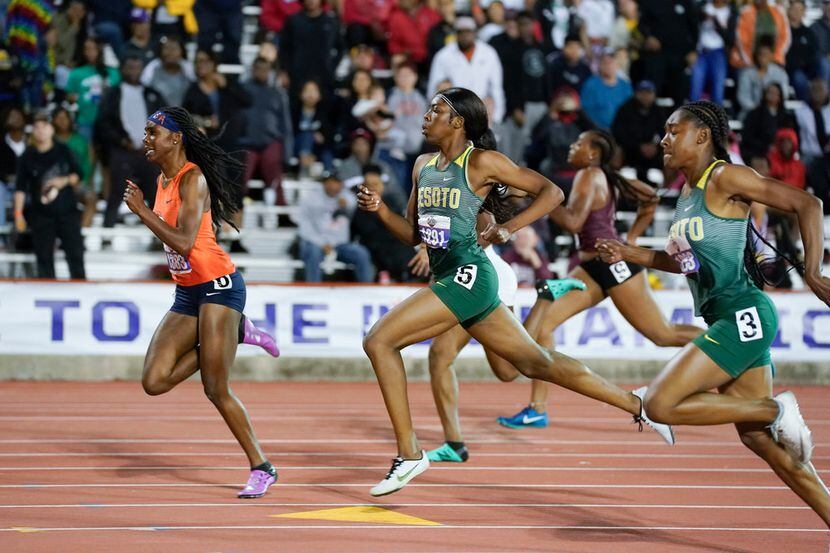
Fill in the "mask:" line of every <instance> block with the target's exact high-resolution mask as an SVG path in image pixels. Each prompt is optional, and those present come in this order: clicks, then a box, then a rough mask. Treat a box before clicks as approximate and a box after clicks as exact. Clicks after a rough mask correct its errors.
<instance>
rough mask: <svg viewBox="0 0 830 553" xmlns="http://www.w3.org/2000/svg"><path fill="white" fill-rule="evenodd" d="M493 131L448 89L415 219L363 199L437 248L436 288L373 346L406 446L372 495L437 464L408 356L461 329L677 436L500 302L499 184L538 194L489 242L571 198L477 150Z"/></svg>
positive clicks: (434, 107)
mask: <svg viewBox="0 0 830 553" xmlns="http://www.w3.org/2000/svg"><path fill="white" fill-rule="evenodd" d="M486 130H487V109H486V107H485V106H484V102H482V101H481V99H480V98H479V97H478V96H476V95H475V94H474V93H473V92H471V91H469V90H466V89H463V88H450V89H447V90H443V91H441V92H440V93H439V94H437V95H436V96H435V98H434V99H433V101H432V103H431V105H430V107H429V109H428V110H427V113H426V114H425V115H424V136H425V138H426V140H427V142H429V143H430V144H433V145H435V146H437V148H438V150H439V153H438V155H436V154H425V155H423V156H421V157H420V158H418V161H417V162H416V163H415V168H414V170H413V184H414V186H413V189H412V195H411V196H410V198H409V206H408V209H407V217H406V218H404V217H401V216H400V215H397V214H395V213H393V212H392V211H390V210H389V209H388V208H387V207H386V206H385V205H384V204H383V202H382V201H381V199H380V198H379V197H378V195H377V194H376V193H374V192H372V191H370V190H368V189H367V188H365V187H364V188H361V190H360V191H359V193H358V205H359V206H360V208H361V209H364V210H367V211H374V212H376V213H377V215H378V217H379V218H380V220H381V221H382V222H383V224H384V225H385V226H386V227H387V228H388V229H389V230H390V232H392V234H394V235H395V236H396V237H397V238H398V239H400V240H401V241H403V242H405V243H407V244H411V245H413V246H414V245H416V244H421V243H422V244H423V245H424V246H426V247H427V248H428V251H429V258H430V265H431V266H432V270H433V272H434V274H435V283H434V284H433V285H431V286H430V287H429V288H425V289H423V290H419V291H418V292H416V293H414V294H413V295H412V296H410V297H409V298H407V299H406V300H405V301H403V302H401V303H400V304H398V305H397V306H395V307H394V308H393V309H392V310H391V311H389V313H387V314H386V315H385V316H384V317H383V318H382V319H381V320H380V321H378V322H377V323H376V324H375V326H374V327H372V329H371V330H370V331H369V334H368V335H367V336H366V338H365V339H364V344H363V347H364V349H365V350H366V353H367V355H368V356H369V359H370V360H371V362H372V366H373V367H374V369H375V374H376V375H377V378H378V383H379V384H380V388H381V392H382V393H383V399H384V402H385V403H386V409H387V410H388V411H389V416H390V418H391V420H392V426H393V427H394V430H395V437H396V439H397V443H398V457H397V458H396V459H395V460H394V461H393V462H392V468H391V469H390V470H389V472H388V474H387V475H386V477H385V478H384V479H383V480H381V481H380V483H378V485H376V486H375V487H374V488H372V490H371V494H372V495H375V496H379V495H386V494H389V493H392V492H395V491H397V490H399V489H401V488H402V487H403V486H405V485H406V484H407V483H408V482H409V481H410V480H412V478H414V477H415V476H417V475H418V474H421V473H422V472H423V471H425V470H426V469H427V468H428V467H429V459H428V458H427V456H426V454H425V452H424V451H422V450H421V448H420V447H419V445H418V440H417V438H416V437H415V432H414V431H413V429H412V418H411V416H410V412H409V401H408V398H407V394H406V374H405V372H404V366H403V359H402V358H401V353H400V352H401V350H402V349H403V348H405V347H406V346H409V345H411V344H416V343H418V342H422V341H424V340H426V339H429V338H433V337H435V336H437V335H439V334H441V333H443V332H445V331H447V330H449V329H451V328H452V327H454V326H456V325H457V324H459V323H461V324H462V325H463V326H464V327H465V328H466V330H467V332H468V333H469V334H470V335H471V336H472V337H473V338H475V339H476V340H478V342H479V343H481V345H482V346H484V348H486V349H487V350H489V351H490V352H491V353H493V354H495V355H497V356H499V357H501V358H502V359H504V360H506V361H507V362H509V363H511V364H512V365H513V366H514V367H515V368H516V369H517V370H518V371H519V372H521V373H522V374H524V375H526V376H529V377H531V378H538V379H541V380H547V381H548V382H553V383H555V384H559V385H561V386H564V387H566V388H569V389H571V390H573V391H575V392H578V393H581V394H583V395H586V396H588V397H592V398H594V399H598V400H600V401H603V402H605V403H608V404H610V405H613V406H615V407H618V408H620V409H622V410H624V411H626V412H628V413H630V414H632V415H634V416H635V419H636V420H638V421H643V422H646V423H647V424H649V425H651V426H652V427H653V428H654V429H655V430H657V431H658V432H660V433H661V435H663V436H664V439H667V441H668V440H670V439H671V429H670V428H669V427H668V426H666V425H654V424H653V423H651V421H649V420H647V419H645V418H643V412H642V401H641V399H640V397H638V396H636V395H634V394H633V393H632V392H629V391H626V390H623V389H622V388H619V387H617V386H614V385H613V384H610V383H609V382H607V381H605V380H604V379H603V378H601V377H600V376H598V375H596V374H594V373H593V372H591V371H590V370H589V369H588V368H587V367H585V366H584V365H583V364H582V363H580V362H579V361H576V360H575V359H571V358H570V357H567V356H565V355H562V354H560V353H557V352H554V351H548V350H546V349H544V348H542V347H541V346H539V345H538V344H537V343H536V342H535V341H534V340H533V339H532V338H531V337H530V335H529V334H528V333H527V332H526V331H525V329H524V328H523V327H522V325H521V323H520V322H519V320H518V319H517V318H516V317H515V316H514V315H513V314H512V313H511V312H510V311H509V310H508V309H507V308H506V307H505V306H504V305H502V304H501V303H500V302H499V299H498V277H497V276H496V272H495V270H494V269H493V266H492V264H491V263H490V261H489V259H487V256H486V255H485V253H484V251H483V250H482V248H481V246H479V244H478V242H477V240H476V238H477V237H476V228H475V226H476V216H477V214H478V211H479V208H480V207H481V203H482V199H483V198H485V197H486V196H487V194H488V193H489V192H490V190H491V188H492V187H493V185H494V184H495V183H501V184H503V185H506V186H512V187H514V188H516V189H518V190H521V191H524V192H527V193H528V194H529V195H531V196H533V197H534V200H533V202H532V203H531V204H530V205H529V206H528V207H527V209H525V210H524V211H521V212H519V213H518V214H517V215H516V216H515V217H513V218H512V219H510V220H509V221H507V222H506V223H504V224H503V225H499V224H491V225H490V226H488V227H487V228H486V229H485V230H484V231H483V232H482V233H481V237H482V238H483V240H484V241H485V242H491V243H496V244H502V243H504V242H506V241H508V240H509V239H510V236H511V234H512V233H514V232H515V231H516V230H518V229H520V228H522V227H524V226H526V225H528V224H529V223H531V222H533V221H535V220H536V219H539V218H541V217H544V216H545V215H547V214H548V213H549V212H550V211H551V210H553V209H554V208H555V207H556V206H557V205H559V204H560V203H562V199H563V194H562V191H561V190H559V189H558V188H557V187H556V186H555V185H554V184H553V183H552V182H550V181H549V180H548V179H546V178H545V177H543V176H542V175H540V174H539V173H536V172H535V171H531V170H529V169H525V168H522V167H519V166H517V165H516V164H515V163H513V162H512V161H510V159H508V158H507V157H505V156H504V155H502V154H500V153H498V152H495V151H484V150H480V149H478V148H474V147H470V145H469V144H468V141H472V142H473V143H474V144H475V143H476V141H477V140H478V139H479V137H481V136H482V135H483V134H484V132H485V131H486Z"/></svg>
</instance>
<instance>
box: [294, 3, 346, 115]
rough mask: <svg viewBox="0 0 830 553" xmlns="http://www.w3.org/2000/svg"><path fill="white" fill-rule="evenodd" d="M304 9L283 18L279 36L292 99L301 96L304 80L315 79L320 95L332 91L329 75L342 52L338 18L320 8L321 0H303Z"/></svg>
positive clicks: (324, 95)
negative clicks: (283, 24) (283, 23)
mask: <svg viewBox="0 0 830 553" xmlns="http://www.w3.org/2000/svg"><path fill="white" fill-rule="evenodd" d="M302 1H303V11H301V12H298V13H295V14H294V15H292V16H290V17H289V18H288V19H286V21H285V27H283V30H282V36H281V37H280V48H281V56H282V60H283V63H284V65H283V67H285V70H286V71H287V72H288V77H289V79H290V85H289V95H290V97H291V101H292V102H296V101H297V99H298V98H299V96H300V90H301V88H302V86H303V84H304V83H306V82H307V81H317V82H318V83H319V84H320V90H321V91H322V93H323V98H328V97H330V95H331V92H332V79H333V75H334V70H335V69H336V67H337V63H338V62H339V61H340V58H341V57H342V54H343V41H342V38H341V33H340V19H339V18H338V17H337V15H336V14H335V13H333V12H328V11H323V6H322V1H321V0H302Z"/></svg>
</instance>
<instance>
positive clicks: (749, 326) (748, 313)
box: [735, 307, 764, 342]
mask: <svg viewBox="0 0 830 553" xmlns="http://www.w3.org/2000/svg"><path fill="white" fill-rule="evenodd" d="M735 322H736V323H737V324H738V337H739V338H740V339H741V342H752V341H753V340H760V339H761V338H763V337H764V329H762V328H761V319H760V317H758V310H757V309H756V308H755V307H747V308H746V309H741V310H740V311H737V312H735Z"/></svg>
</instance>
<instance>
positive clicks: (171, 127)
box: [147, 110, 182, 132]
mask: <svg viewBox="0 0 830 553" xmlns="http://www.w3.org/2000/svg"><path fill="white" fill-rule="evenodd" d="M147 121H152V122H153V123H155V124H156V125H159V126H161V127H164V128H165V129H167V130H168V131H170V132H182V130H181V129H180V128H179V124H178V123H176V122H175V121H174V120H173V118H172V117H170V116H169V115H167V114H166V113H164V112H163V111H161V110H159V111H157V112H155V113H154V114H153V115H151V116H150V117H148V118H147Z"/></svg>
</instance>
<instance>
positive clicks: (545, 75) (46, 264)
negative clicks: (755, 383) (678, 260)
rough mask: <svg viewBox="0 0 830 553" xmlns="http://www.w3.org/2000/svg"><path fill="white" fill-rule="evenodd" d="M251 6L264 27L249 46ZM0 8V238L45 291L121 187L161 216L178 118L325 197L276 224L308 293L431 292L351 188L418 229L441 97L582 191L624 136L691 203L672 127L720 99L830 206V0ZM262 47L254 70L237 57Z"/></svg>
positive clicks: (770, 158)
mask: <svg viewBox="0 0 830 553" xmlns="http://www.w3.org/2000/svg"><path fill="white" fill-rule="evenodd" d="M245 6H257V7H258V8H259V12H258V18H257V19H258V21H257V25H256V28H255V29H253V30H252V29H250V23H251V19H250V18H248V22H247V23H246V20H245V17H244V16H243V7H245ZM0 10H2V12H0V13H5V17H4V18H2V20H0V24H2V26H3V28H2V36H3V42H2V43H0V113H2V122H3V124H4V130H3V132H4V140H3V141H2V143H0V202H2V206H3V209H0V224H4V223H5V222H6V220H7V218H8V215H9V213H11V214H13V217H12V218H11V219H10V220H11V222H13V223H14V228H16V229H17V231H21V232H22V231H23V230H24V229H26V228H29V229H31V230H32V234H33V244H34V250H35V251H36V253H37V255H38V274H39V275H40V276H45V277H49V276H52V275H53V274H54V268H53V267H52V266H53V261H52V252H53V250H54V242H55V237H59V238H60V239H61V243H62V245H63V247H64V249H65V250H66V253H67V258H68V259H69V260H70V266H71V267H72V266H73V265H74V268H73V269H72V274H73V276H83V248H82V240H81V239H78V238H77V236H79V234H78V232H77V230H78V229H79V228H80V226H81V225H84V226H86V225H89V224H90V223H91V221H92V220H93V218H94V214H95V209H96V199H99V200H102V201H103V202H105V203H106V208H105V210H104V214H103V215H104V216H103V225H104V226H107V227H111V226H114V225H116V224H118V223H119V221H120V218H121V216H122V215H123V211H122V210H120V203H121V202H120V198H121V194H122V192H123V187H124V181H125V179H127V178H129V179H131V180H133V181H134V182H136V183H138V184H139V185H140V186H142V188H143V190H144V194H145V196H146V197H147V198H149V199H150V200H152V197H153V196H154V193H155V177H156V175H157V169H155V168H154V167H153V166H151V165H149V164H148V162H147V161H146V160H145V159H144V157H143V155H142V144H141V142H142V137H143V128H144V121H145V119H146V117H147V115H149V114H151V113H153V111H155V110H156V109H158V108H159V107H161V106H164V105H181V106H183V107H185V108H186V109H188V110H189V111H190V112H191V113H192V114H193V115H194V117H195V118H196V120H197V121H198V123H199V124H200V126H201V127H202V128H203V129H204V132H205V133H206V134H207V135H208V136H210V137H212V138H213V139H214V140H216V141H217V142H218V143H219V144H220V145H221V146H222V147H223V148H225V149H227V150H228V151H232V152H237V154H238V155H239V157H240V160H241V161H244V162H245V165H246V169H245V172H244V175H243V176H242V180H243V186H244V185H245V183H247V182H248V181H250V180H251V179H261V180H262V181H264V182H265V190H264V192H263V194H262V197H263V199H264V201H265V202H266V203H272V204H276V205H278V206H285V205H286V204H287V203H289V200H288V199H287V196H286V194H285V193H284V190H283V187H282V180H283V178H284V176H285V175H286V174H290V175H292V176H299V177H301V178H308V179H316V180H317V181H318V182H319V183H320V184H319V186H320V188H319V190H318V191H317V192H316V193H312V194H309V195H307V196H306V197H304V198H302V199H301V201H300V203H299V205H296V206H294V207H296V210H295V213H296V215H294V217H293V220H285V218H284V217H283V218H282V222H283V223H285V224H289V225H293V226H297V227H298V229H299V230H298V235H299V237H300V238H299V239H298V243H297V251H298V255H299V258H300V259H302V260H303V261H304V262H305V266H306V269H305V271H304V275H301V278H305V279H306V280H309V281H317V280H320V279H321V278H322V275H321V273H320V269H319V265H320V261H321V260H323V259H324V258H326V257H331V258H337V259H338V260H340V261H342V262H345V263H347V264H349V265H350V266H352V267H353V274H354V278H355V279H357V280H359V281H364V282H366V281H372V280H373V279H380V280H383V281H386V280H389V279H391V280H394V281H408V280H412V279H414V278H416V277H415V276H413V275H411V274H410V272H409V270H408V262H409V260H410V258H411V255H410V254H411V253H413V252H411V251H409V250H408V249H407V248H401V247H400V246H399V245H397V244H396V243H394V241H393V240H386V239H385V233H384V232H383V231H382V229H380V228H379V227H378V225H377V223H376V221H374V220H373V219H372V218H371V217H366V216H364V215H365V214H360V213H357V214H356V213H355V210H354V197H353V196H354V194H353V190H354V188H355V187H356V186H357V185H361V184H365V185H366V186H369V187H370V188H374V189H376V190H378V191H380V192H381V193H382V195H383V197H384V200H385V201H386V202H387V203H388V205H389V206H390V207H391V208H392V209H394V210H396V211H399V212H403V210H404V209H405V206H406V199H407V197H408V195H409V192H410V189H411V186H412V178H411V172H412V167H413V164H414V161H415V158H416V157H417V156H418V155H419V154H420V153H422V152H424V151H425V145H424V144H422V139H421V133H420V128H421V118H422V115H423V113H424V111H425V109H426V106H427V104H428V102H429V99H430V98H431V96H432V95H433V94H434V93H435V92H436V91H437V90H440V89H441V88H444V87H447V86H463V87H466V88H469V89H471V90H473V91H475V92H476V93H477V94H478V95H479V96H480V97H481V98H482V99H483V100H484V102H485V104H486V105H487V108H488V112H489V115H490V120H491V126H492V127H493V129H494V131H495V133H496V136H497V138H498V140H499V148H500V150H502V151H503V152H505V153H506V154H507V155H509V156H510V157H511V158H512V159H514V160H515V161H516V162H518V163H521V164H524V165H527V166H529V167H531V168H533V169H536V170H538V171H540V172H542V173H543V174H545V175H546V176H548V177H549V178H551V179H552V180H554V181H555V182H556V183H557V184H558V185H560V186H561V187H562V188H563V189H565V190H566V191H567V190H568V189H569V186H570V183H571V180H572V178H573V174H574V171H573V169H572V168H571V167H569V166H568V164H567V161H566V160H567V151H568V148H569V146H570V144H571V143H572V142H574V141H575V140H576V138H577V137H578V136H579V134H580V133H581V132H583V131H584V130H587V129H592V128H603V129H607V130H609V131H610V132H611V133H612V134H613V135H614V137H615V138H616V140H617V142H618V143H619V146H620V148H619V155H618V159H617V160H616V163H617V165H618V166H620V167H622V166H626V167H631V168H632V170H633V171H634V172H636V175H637V176H638V178H640V179H642V180H648V181H651V182H652V184H654V185H656V186H661V185H663V186H668V185H669V183H672V182H673V183H674V184H675V185H676V182H675V181H674V180H673V178H667V179H665V180H666V183H665V185H664V183H663V180H664V179H663V175H662V165H661V164H662V156H661V155H660V148H659V141H660V138H661V135H662V131H663V122H664V121H665V119H666V117H667V115H668V113H669V110H670V109H671V106H672V105H678V104H680V103H682V102H684V101H686V100H697V99H701V98H710V99H712V100H713V101H715V102H718V103H722V104H723V105H724V106H725V107H726V108H727V110H728V112H729V114H730V116H731V117H732V119H733V123H734V126H735V128H736V129H738V130H740V129H741V128H742V129H743V132H742V133H741V132H739V133H738V134H736V135H735V136H734V137H733V139H734V141H735V147H734V150H735V153H736V154H738V152H740V156H737V155H736V157H740V158H742V159H743V160H745V161H746V163H747V164H750V165H752V166H754V167H755V166H757V167H760V168H761V169H763V170H764V171H768V173H769V174H770V175H771V176H774V177H776V178H779V179H781V180H783V181H784V182H786V183H787V184H790V185H792V186H796V187H799V188H806V189H810V190H812V191H813V192H814V193H816V194H817V195H819V196H820V197H822V199H824V200H825V206H830V201H828V200H830V198H828V197H827V195H828V184H827V183H828V178H830V134H829V133H830V96H828V84H830V83H828V81H829V80H830V0H823V1H811V2H809V3H807V2H805V1H804V0H779V1H776V0H744V1H736V0H261V2H250V1H246V0H198V1H195V0H62V1H60V0H0ZM246 42H247V43H249V44H252V45H253V46H251V47H250V48H253V49H254V50H255V51H256V54H253V53H251V54H250V55H244V56H240V54H241V53H242V52H243V51H244V50H245V49H244V48H242V49H241V48H240V46H241V45H243V44H244V43H246ZM250 48H249V51H250ZM243 62H244V63H243ZM223 64H226V65H225V66H223ZM43 127H48V128H47V129H44V128H43ZM30 129H31V136H27V133H28V132H29V130H30ZM47 135H48V139H47V138H46V136H47ZM741 135H742V137H741ZM762 160H763V161H762ZM70 162H71V163H70ZM58 185H59V186H58ZM246 190H247V189H246ZM312 192H313V191H312ZM72 193H74V195H72ZM70 196H71V198H70ZM258 199H259V198H258ZM7 209H9V211H7ZM47 220H48V221H49V223H48V224H47V223H46V221H47ZM759 220H760V219H759ZM240 221H241V219H240ZM773 222H774V221H773ZM543 227H544V225H541V226H539V225H537V231H538V234H537V232H536V231H534V232H533V234H532V235H524V234H523V235H522V236H520V237H517V244H516V247H515V248H514V250H515V251H513V253H512V254H511V255H513V256H514V257H515V258H516V266H517V267H519V265H521V263H524V264H525V265H528V266H530V269H528V268H527V267H525V268H524V269H523V270H524V271H525V272H528V273H529V274H530V273H534V272H535V273H537V274H538V273H539V264H540V262H541V260H544V261H545V263H543V265H545V268H546V266H547V258H548V257H547V256H548V255H555V254H556V251H555V248H553V247H552V244H551V240H550V237H551V236H553V235H555V233H556V229H549V228H543ZM551 232H553V234H551ZM41 233H42V236H40V234H41ZM79 244H80V245H81V246H80V248H79ZM230 247H231V249H232V251H244V250H245V248H244V246H243V245H242V243H241V242H239V240H233V241H232V242H231V243H230ZM46 250H49V252H48V255H47V252H46ZM534 252H535V255H534ZM50 267H52V268H51V269H50Z"/></svg>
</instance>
